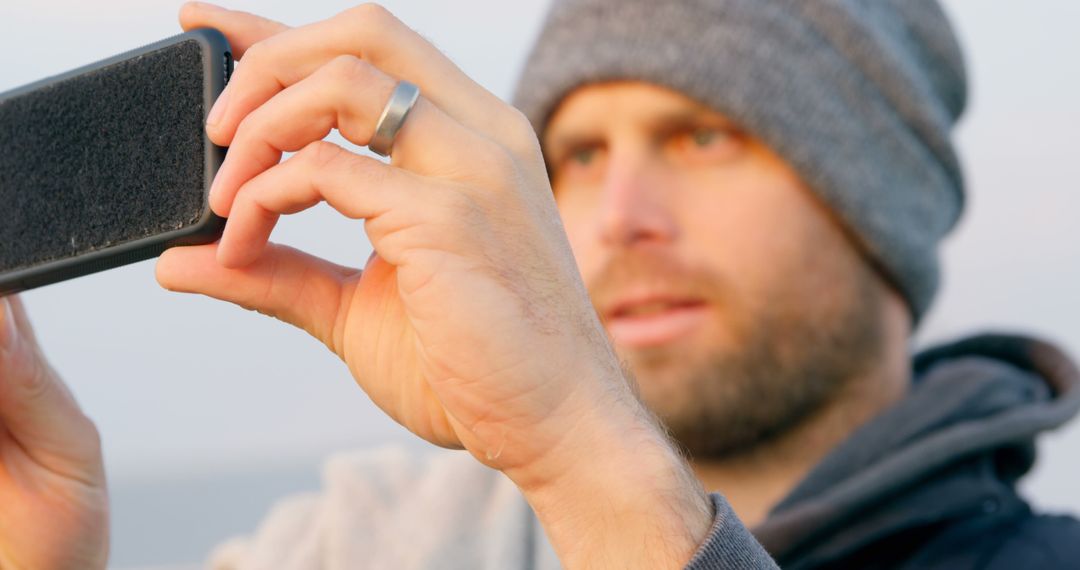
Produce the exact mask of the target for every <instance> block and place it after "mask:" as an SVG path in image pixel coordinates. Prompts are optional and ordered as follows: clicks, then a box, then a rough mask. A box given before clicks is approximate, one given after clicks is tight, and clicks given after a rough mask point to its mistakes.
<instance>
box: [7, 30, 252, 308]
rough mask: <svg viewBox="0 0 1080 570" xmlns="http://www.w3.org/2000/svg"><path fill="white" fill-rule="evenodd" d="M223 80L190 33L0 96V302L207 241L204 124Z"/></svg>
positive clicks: (225, 57)
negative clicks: (0, 296)
mask: <svg viewBox="0 0 1080 570" xmlns="http://www.w3.org/2000/svg"><path fill="white" fill-rule="evenodd" d="M232 69H233V58H232V54H231V52H230V49H229V44H228V42H227V41H226V39H225V37H224V36H223V35H222V34H221V33H220V32H218V31H217V30H212V29H200V30H194V31H191V32H187V33H184V34H181V35H179V36H175V37H172V38H168V39H165V40H162V41H159V42H156V43H153V44H150V45H147V46H144V47H142V48H139V49H136V50H132V51H129V52H127V53H123V54H120V55H117V56H115V57H111V58H109V59H106V60H103V61H100V62H97V63H94V64H90V65H87V66H85V67H81V68H79V69H75V70H72V71H69V72H67V73H64V74H61V75H58V76H55V77H50V78H47V79H43V80H41V81H38V82H36V83H33V84H30V85H27V86H25V87H21V88H18V89H15V90H13V91H9V92H6V93H2V94H0V295H6V294H11V293H15V292H18V291H24V290H27V289H32V288H35V287H40V286H42V285H48V284H50V283H55V282H58V281H63V280H67V279H72V278H75V277H79V276H83V275H87V274H90V273H95V272H98V271H103V270H106V269H110V268H113V267H118V266H121V265H126V264H129V263H134V262H137V261H142V260H145V259H149V258H152V257H156V256H157V255H160V254H161V252H163V251H164V250H165V249H167V248H169V247H173V246H178V245H195V244H203V243H211V242H213V241H216V240H217V239H218V238H219V237H220V236H221V232H222V230H223V228H224V220H223V219H222V218H220V217H218V216H216V215H215V214H214V213H213V212H212V211H211V210H210V207H209V205H208V203H207V199H206V197H207V194H208V192H209V188H210V183H211V182H212V181H213V179H214V175H215V174H216V173H217V170H218V168H219V167H220V166H221V162H222V160H224V157H225V150H226V149H224V148H221V147H218V146H216V145H214V144H213V143H212V142H211V141H210V139H209V138H207V136H206V130H205V126H204V125H205V123H206V115H207V113H209V111H210V107H211V106H212V105H213V103H214V101H216V100H217V97H218V95H220V94H221V91H222V89H224V87H225V85H226V84H227V82H228V81H229V76H230V75H231V73H232Z"/></svg>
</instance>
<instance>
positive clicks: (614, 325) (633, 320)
mask: <svg viewBox="0 0 1080 570" xmlns="http://www.w3.org/2000/svg"><path fill="white" fill-rule="evenodd" d="M604 315H605V317H606V319H605V321H606V325H607V329H608V332H609V333H610V334H611V336H612V339H613V340H614V341H615V344H617V345H619V346H624V347H628V348H641V347H648V346H658V345H663V344H667V343H671V342H675V341H677V340H679V339H680V338H682V337H684V336H686V335H688V334H689V333H691V332H692V331H693V330H695V329H696V328H698V327H699V326H701V325H702V324H703V323H704V322H705V320H706V318H707V316H708V304H707V303H706V302H705V301H704V300H702V299H698V298H689V297H680V296H677V295H663V294H659V295H658V294H650V295H640V296H637V297H628V298H627V299H625V300H623V301H620V302H618V303H615V304H613V305H611V307H610V308H609V309H608V310H607V311H605V312H604Z"/></svg>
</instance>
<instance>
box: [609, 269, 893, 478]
mask: <svg viewBox="0 0 1080 570" xmlns="http://www.w3.org/2000/svg"><path fill="white" fill-rule="evenodd" d="M860 269H862V268H860ZM846 277H847V278H848V280H847V281H846V282H845V283H844V285H843V286H842V287H839V289H840V290H838V291H833V293H834V295H833V297H832V298H831V299H829V300H828V302H824V303H814V302H806V299H783V298H773V299H772V300H771V301H770V302H768V303H763V304H762V306H761V307H759V308H757V310H756V312H754V313H753V314H742V315H739V316H737V317H735V316H733V317H732V318H729V319H725V323H726V324H727V325H728V326H729V328H730V329H731V330H732V333H733V334H732V338H733V339H734V340H733V341H730V342H728V343H727V344H728V346H719V343H714V344H713V346H711V347H709V348H707V349H704V350H698V351H697V353H696V354H695V353H693V352H692V349H690V348H688V347H686V346H679V345H666V346H661V347H653V348H648V349H639V350H633V351H621V350H620V356H621V357H622V358H623V359H624V361H625V363H626V364H627V366H628V368H629V371H630V372H631V373H632V375H633V377H634V378H635V382H636V384H637V386H636V388H637V391H638V393H639V396H640V397H641V399H642V401H643V402H644V403H645V404H646V405H647V406H648V407H649V408H650V409H651V410H652V411H653V413H655V414H656V415H657V416H658V417H659V419H660V420H661V421H662V422H663V423H664V424H665V426H666V427H667V429H668V430H669V432H670V434H671V436H672V437H673V438H674V439H675V440H676V441H677V442H679V443H680V444H681V445H682V447H683V448H684V449H685V451H686V452H687V454H688V455H689V456H690V457H691V458H693V459H694V460H695V461H720V460H729V459H732V458H736V457H739V456H743V455H747V454H750V453H753V452H755V451H756V450H759V449H761V448H763V447H765V446H767V445H768V444H770V443H771V442H773V441H775V440H777V439H778V438H780V437H782V436H783V435H784V434H786V433H789V432H790V431H791V430H793V429H795V428H797V427H798V426H800V425H802V424H803V423H804V422H805V421H807V420H808V419H809V418H811V417H813V416H814V414H815V413H816V412H818V411H820V410H823V409H824V408H825V407H827V406H828V405H829V404H830V403H832V402H834V401H835V400H836V399H837V398H838V397H840V395H841V394H842V393H843V391H844V390H845V388H846V387H848V385H849V384H850V383H851V382H854V381H857V379H859V378H860V377H861V376H863V375H865V374H866V373H867V371H869V370H871V369H872V368H873V366H874V364H875V362H876V361H877V360H878V359H879V358H880V357H881V354H882V352H883V349H882V344H883V341H882V332H881V321H882V317H881V314H880V311H879V307H880V298H881V295H882V293H881V291H880V290H879V289H878V287H879V285H878V283H877V282H876V281H875V279H876V276H874V275H872V274H871V272H870V271H869V270H867V271H857V272H856V273H855V274H854V275H848V276H846ZM785 301H786V302H785ZM718 310H723V307H720V308H719V309H718ZM719 318H723V317H719Z"/></svg>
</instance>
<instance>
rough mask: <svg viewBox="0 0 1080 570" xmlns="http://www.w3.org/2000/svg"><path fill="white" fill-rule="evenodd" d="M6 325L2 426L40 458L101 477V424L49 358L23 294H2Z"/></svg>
mask: <svg viewBox="0 0 1080 570" xmlns="http://www.w3.org/2000/svg"><path fill="white" fill-rule="evenodd" d="M0 331H3V332H2V333H0V426H2V428H3V429H4V430H5V431H6V432H7V433H8V434H10V436H11V437H12V438H14V439H15V441H17V442H18V443H19V445H21V446H22V448H23V450H25V451H26V453H27V454H29V455H30V456H32V457H33V458H34V459H35V460H36V461H37V462H38V463H40V464H42V465H44V466H46V467H48V468H50V469H52V470H54V471H56V472H59V473H63V474H65V475H69V476H72V477H76V478H79V479H81V480H89V479H90V478H96V477H98V476H99V475H100V466H101V456H100V453H101V451H100V449H101V448H100V441H99V439H98V435H97V430H96V429H95V428H94V425H93V423H92V422H91V421H90V420H89V419H88V418H87V417H86V415H85V414H83V412H82V410H80V409H79V406H78V404H77V403H76V402H75V398H74V397H73V396H72V395H71V392H70V391H69V390H68V389H67V387H66V386H65V385H64V384H63V383H62V382H61V381H60V379H59V378H58V377H57V376H56V374H55V373H54V372H53V370H52V369H51V367H50V366H49V365H48V363H47V362H46V361H45V358H44V356H43V355H42V354H41V351H40V350H39V348H38V346H37V343H36V341H35V340H34V335H33V331H32V329H31V328H30V321H29V319H28V318H27V315H26V311H25V310H24V308H23V306H22V303H21V302H20V301H19V300H18V298H16V297H7V298H3V299H0Z"/></svg>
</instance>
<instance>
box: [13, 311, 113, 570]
mask: <svg viewBox="0 0 1080 570" xmlns="http://www.w3.org/2000/svg"><path fill="white" fill-rule="evenodd" d="M108 552H109V509H108V498H107V493H106V491H105V471H104V468H103V467H102V460H101V445H100V440H99V439H98V433H97V430H96V428H95V427H94V424H93V423H92V422H91V421H90V420H89V419H88V418H87V417H86V416H85V415H84V414H83V413H82V411H81V410H80V409H79V406H78V404H76V403H75V399H74V398H73V397H72V395H71V392H70V391H68V389H67V387H66V386H64V384H63V382H61V381H60V379H59V378H58V377H57V376H56V373H55V372H53V370H52V368H51V367H50V366H49V364H48V362H46V361H45V357H44V356H43V355H42V353H41V349H40V348H39V347H38V344H37V341H36V340H35V338H34V332H33V330H32V329H31V328H30V321H29V319H27V316H26V311H25V310H24V309H23V306H22V303H21V302H20V301H19V299H18V298H17V297H8V298H0V568H5V569H7V568H10V569H24V568H25V569H35V570H38V569H40V570H51V569H66V568H87V569H93V568H104V567H105V562H106V559H107V557H108Z"/></svg>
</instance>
